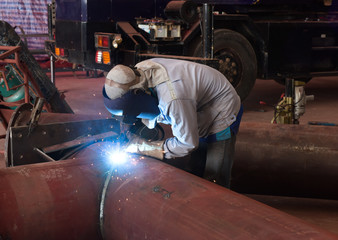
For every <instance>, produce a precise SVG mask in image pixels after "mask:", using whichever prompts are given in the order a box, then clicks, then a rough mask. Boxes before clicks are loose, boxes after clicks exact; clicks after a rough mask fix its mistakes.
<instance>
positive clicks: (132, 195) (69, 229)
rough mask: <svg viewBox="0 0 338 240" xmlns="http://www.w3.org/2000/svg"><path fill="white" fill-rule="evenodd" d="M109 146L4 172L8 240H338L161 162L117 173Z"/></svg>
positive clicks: (0, 174)
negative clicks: (108, 158) (108, 153)
mask: <svg viewBox="0 0 338 240" xmlns="http://www.w3.org/2000/svg"><path fill="white" fill-rule="evenodd" d="M103 145H104V144H103V143H97V144H95V145H92V146H91V147H89V148H87V149H85V150H84V151H82V152H81V153H80V154H79V155H78V156H76V159H69V160H65V161H59V162H53V163H39V164H33V165H25V166H18V167H12V168H8V169H2V170H0V214H1V218H0V236H1V237H2V239H11V240H15V239H32V240H34V239H49V240H53V239H84V240H85V239H91V240H93V239H101V237H100V227H101V232H102V234H103V236H104V239H107V240H109V239H114V240H118V239H175V240H177V239H245V240H247V239H288V240H289V239H338V236H336V235H333V234H331V233H329V232H326V231H324V230H321V229H319V228H316V227H314V226H311V225H308V224H306V223H304V222H303V221H301V220H299V219H297V218H295V217H292V216H290V215H287V214H285V213H282V212H280V211H278V210H275V209H273V208H271V207H268V206H266V205H263V204H261V203H258V202H256V201H254V200H252V199H249V198H247V197H245V196H243V195H240V194H237V193H235V192H232V191H230V190H227V189H225V188H223V187H220V186H218V185H216V184H213V183H211V182H208V181H206V180H204V179H201V178H199V177H196V176H193V175H191V174H188V173H186V172H184V171H182V170H179V169H177V168H174V167H172V166H169V165H167V164H165V163H163V162H160V161H157V160H153V159H150V158H143V157H132V158H130V159H129V161H128V162H126V163H125V164H123V165H120V166H117V167H116V166H114V167H111V166H109V165H107V163H106V161H105V159H104V157H103V156H101V154H100V153H99V152H101V151H102V149H103ZM83 156H85V157H86V159H84V158H82V157H83ZM109 172H110V173H111V174H110V175H109V174H108V173H109ZM107 176H109V178H107ZM107 179H108V184H104V183H105V182H107V181H105V180H107ZM105 185H106V188H105V194H104V195H102V192H103V189H104V186H105ZM100 196H104V198H103V199H101V200H100ZM100 203H103V204H101V206H100ZM100 213H101V214H102V221H101V226H100V220H99V219H100Z"/></svg>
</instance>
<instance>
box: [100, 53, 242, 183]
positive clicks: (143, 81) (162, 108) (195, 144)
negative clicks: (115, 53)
mask: <svg viewBox="0 0 338 240" xmlns="http://www.w3.org/2000/svg"><path fill="white" fill-rule="evenodd" d="M103 95H104V101H105V105H106V107H107V109H108V110H109V111H110V112H111V113H112V114H113V115H115V116H120V117H121V118H122V121H124V122H126V123H132V122H133V121H135V120H136V118H140V119H142V122H143V123H144V124H145V125H146V126H147V127H148V128H154V127H155V125H156V124H157V123H163V124H169V125H171V129H172V134H173V137H171V138H168V139H166V140H164V141H147V140H145V139H143V138H140V137H138V136H135V135H130V134H129V136H128V138H129V143H128V145H127V147H126V150H127V151H128V152H132V153H138V154H142V155H147V156H151V157H155V158H157V159H161V160H163V159H172V158H177V157H183V156H187V155H188V154H189V153H192V157H191V159H192V161H191V162H192V163H193V161H194V160H195V158H198V156H205V159H204V161H205V166H203V167H204V171H203V174H202V175H203V177H204V178H206V179H208V180H210V181H214V182H216V183H217V184H220V185H222V186H225V187H227V188H229V187H230V179H231V168H232V165H233V155H234V147H235V141H236V134H237V132H238V128H239V124H240V120H241V116H242V112H243V109H242V105H241V100H240V97H239V96H238V95H237V93H236V90H235V89H234V88H233V86H232V85H231V84H230V82H229V81H228V80H227V79H226V77H225V76H224V75H223V74H222V73H220V72H219V71H217V70H215V69H213V68H211V67H209V66H206V65H203V64H199V63H194V62H190V61H183V60H175V59H165V58H154V59H149V60H145V61H142V62H140V63H138V64H137V65H136V66H135V67H133V68H131V67H127V66H124V65H116V66H115V67H113V68H112V69H111V70H110V72H109V73H108V74H107V76H106V81H105V86H104V91H103ZM201 152H202V153H203V152H204V153H205V154H200V153H201ZM194 153H195V154H194ZM196 153H198V154H196ZM196 161H197V160H196ZM191 168H194V166H192V167H190V169H191Z"/></svg>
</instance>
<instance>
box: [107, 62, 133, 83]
mask: <svg viewBox="0 0 338 240" xmlns="http://www.w3.org/2000/svg"><path fill="white" fill-rule="evenodd" d="M107 78H108V79H110V80H113V81H114V82H117V83H120V84H127V83H130V82H132V81H134V80H135V78H136V75H135V73H134V71H133V70H132V69H131V68H130V67H127V66H124V65H116V66H115V67H113V68H112V69H111V70H110V71H109V73H108V74H107Z"/></svg>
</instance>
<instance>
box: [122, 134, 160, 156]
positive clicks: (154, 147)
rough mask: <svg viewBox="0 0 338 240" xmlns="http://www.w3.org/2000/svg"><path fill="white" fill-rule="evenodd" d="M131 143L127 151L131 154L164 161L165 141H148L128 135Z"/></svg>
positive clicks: (128, 144) (127, 146)
mask: <svg viewBox="0 0 338 240" xmlns="http://www.w3.org/2000/svg"><path fill="white" fill-rule="evenodd" d="M127 138H128V139H129V142H128V143H127V145H126V148H125V151H126V152H129V153H137V154H140V155H145V156H149V157H153V158H157V159H160V160H163V158H164V149H163V143H164V141H147V140H146V139H144V138H141V137H139V136H137V135H135V134H132V133H127Z"/></svg>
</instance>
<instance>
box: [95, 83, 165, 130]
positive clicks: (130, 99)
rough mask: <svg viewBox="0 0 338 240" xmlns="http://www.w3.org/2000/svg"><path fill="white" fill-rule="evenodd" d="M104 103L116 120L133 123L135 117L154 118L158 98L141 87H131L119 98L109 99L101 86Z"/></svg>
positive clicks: (156, 111) (158, 112)
mask: <svg viewBox="0 0 338 240" xmlns="http://www.w3.org/2000/svg"><path fill="white" fill-rule="evenodd" d="M102 94H103V99H104V105H105V107H106V108H107V110H108V111H109V112H110V113H111V114H113V115H114V116H115V117H116V118H117V119H118V120H120V121H122V122H123V123H125V124H133V123H134V122H136V120H137V118H141V119H150V120H152V119H155V118H156V117H157V116H158V115H159V114H160V110H159V108H158V99H157V97H154V96H152V95H150V94H148V93H147V92H145V91H144V90H142V89H131V90H129V91H128V92H127V93H125V94H123V95H122V96H121V97H119V98H115V99H110V98H109V97H108V96H107V94H106V91H105V88H103V92H102Z"/></svg>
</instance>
